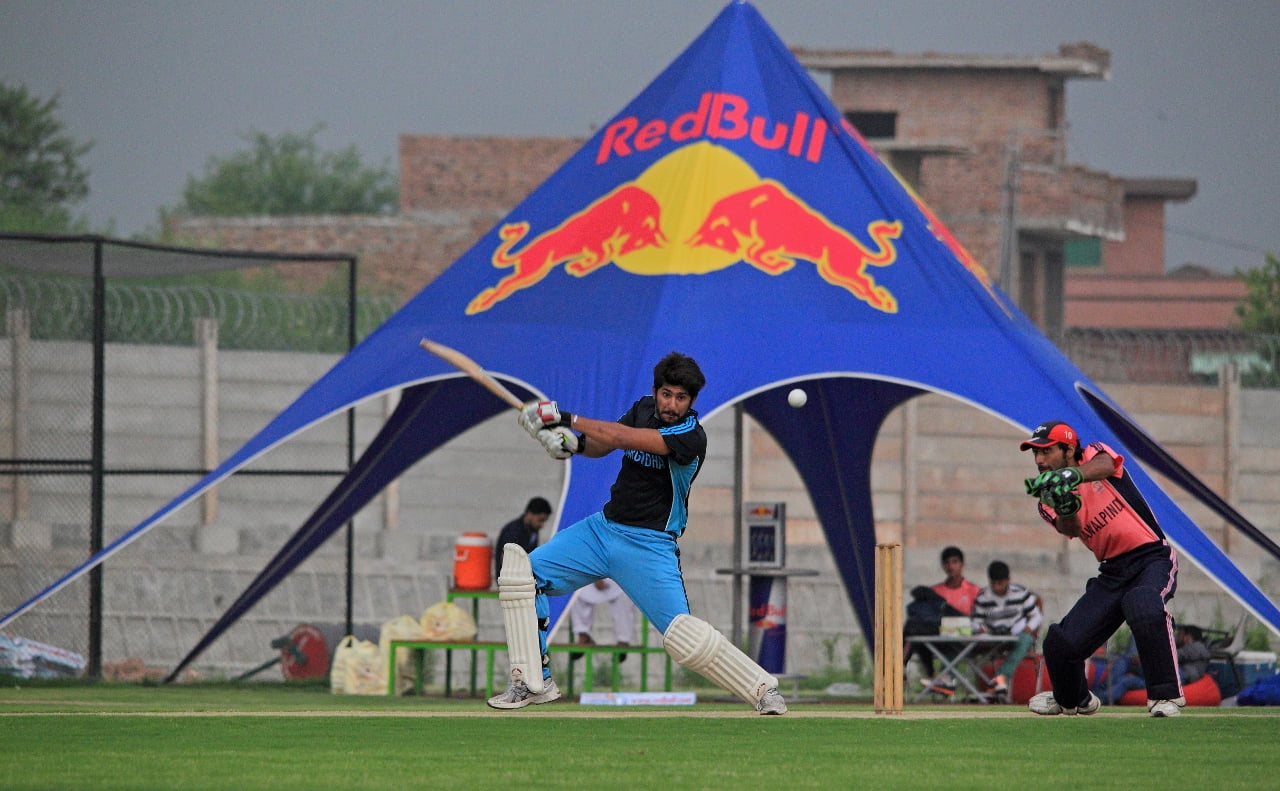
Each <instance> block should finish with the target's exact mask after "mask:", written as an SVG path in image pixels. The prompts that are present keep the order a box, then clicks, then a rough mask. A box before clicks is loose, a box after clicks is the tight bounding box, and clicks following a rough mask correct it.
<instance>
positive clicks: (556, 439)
mask: <svg viewBox="0 0 1280 791" xmlns="http://www.w3.org/2000/svg"><path fill="white" fill-rule="evenodd" d="M537 440H538V441H539V442H541V443H542V447H543V448H544V449H545V450H546V451H547V455H548V456H550V457H551V458H553V459H555V460H556V461H564V460H565V459H567V458H569V457H570V456H572V455H573V454H575V453H577V452H578V450H579V445H578V435H577V434H574V433H573V432H572V431H570V430H569V429H567V428H565V427H564V426H556V427H555V428H544V429H542V430H541V431H539V432H538V436H537Z"/></svg>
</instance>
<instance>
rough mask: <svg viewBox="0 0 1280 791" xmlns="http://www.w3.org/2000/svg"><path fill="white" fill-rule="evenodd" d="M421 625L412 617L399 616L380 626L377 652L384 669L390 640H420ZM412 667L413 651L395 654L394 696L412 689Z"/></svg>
mask: <svg viewBox="0 0 1280 791" xmlns="http://www.w3.org/2000/svg"><path fill="white" fill-rule="evenodd" d="M421 639H423V635H422V625H421V623H419V621H418V619H416V618H414V617H413V616H412V615H401V616H398V617H396V618H392V619H391V620H390V621H387V622H386V623H384V624H383V625H382V631H381V633H380V635H379V637H378V650H379V653H380V654H381V655H382V666H383V667H384V668H385V667H387V666H388V665H389V664H390V662H391V641H392V640H421ZM413 680H414V666H413V651H408V650H404V651H397V652H396V694H397V695H399V694H403V693H405V692H407V691H409V690H411V689H413Z"/></svg>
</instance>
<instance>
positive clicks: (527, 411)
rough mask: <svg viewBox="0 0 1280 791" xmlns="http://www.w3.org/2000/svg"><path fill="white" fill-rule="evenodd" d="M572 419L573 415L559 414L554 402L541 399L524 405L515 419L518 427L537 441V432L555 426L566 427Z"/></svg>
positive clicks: (558, 408)
mask: <svg viewBox="0 0 1280 791" xmlns="http://www.w3.org/2000/svg"><path fill="white" fill-rule="evenodd" d="M572 417H573V415H571V414H570V413H568V412H561V411H560V407H559V406H558V405H557V404H556V402H555V401H549V400H546V399H543V400H542V401H530V402H529V403H527V404H525V405H524V408H522V409H521V410H520V414H519V416H518V417H517V418H516V419H517V420H518V421H519V422H520V427H521V428H523V429H524V430H525V431H527V432H529V436H531V437H533V438H534V439H538V432H539V431H541V430H543V429H544V428H553V427H555V426H567V425H569V421H570V420H571V419H572Z"/></svg>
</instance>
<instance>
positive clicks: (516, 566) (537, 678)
mask: <svg viewBox="0 0 1280 791" xmlns="http://www.w3.org/2000/svg"><path fill="white" fill-rule="evenodd" d="M502 553H503V554H502V574H501V576H499V577H498V601H499V602H500V603H501V604H502V622H503V624H504V625H505V626H506V628H507V657H508V659H509V660H510V662H511V680H512V681H513V682H514V681H523V682H524V683H525V686H527V687H529V691H530V692H533V693H534V694H537V693H539V692H541V691H542V688H543V683H542V648H541V645H540V643H539V640H538V614H537V611H536V610H535V608H534V603H533V602H534V597H535V596H537V582H535V581H534V579H533V566H532V565H530V563H529V554H528V553H527V552H525V551H524V548H523V547H521V546H520V545H519V544H507V545H506V546H505V547H503V548H502Z"/></svg>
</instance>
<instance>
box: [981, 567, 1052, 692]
mask: <svg viewBox="0 0 1280 791" xmlns="http://www.w3.org/2000/svg"><path fill="white" fill-rule="evenodd" d="M987 579H988V580H989V582H990V585H988V586H987V587H985V588H983V589H982V590H981V592H979V593H978V596H977V598H976V599H974V602H973V613H972V614H971V615H970V618H969V620H970V622H971V623H972V624H973V633H974V634H1008V635H1015V636H1016V637H1017V638H1018V642H1017V643H1015V644H1014V645H1013V647H1012V648H1011V649H1009V654H1008V656H1006V657H1005V659H1004V661H1003V662H1001V663H1000V667H998V668H997V669H996V674H995V678H994V682H995V683H994V684H993V685H992V691H993V692H995V694H997V695H1007V694H1008V692H1009V680H1010V679H1011V678H1013V674H1014V672H1015V671H1016V670H1017V669H1018V663H1020V662H1021V661H1022V658H1023V657H1024V656H1026V655H1027V652H1029V651H1030V650H1031V649H1032V647H1034V646H1035V644H1036V636H1037V635H1038V634H1039V632H1040V624H1041V622H1042V620H1043V616H1042V615H1041V613H1040V603H1039V600H1037V598H1036V595H1035V594H1034V593H1032V592H1031V591H1029V590H1027V589H1026V588H1025V587H1023V586H1022V585H1019V584H1017V583H1016V582H1012V581H1011V580H1010V578H1009V565H1008V564H1007V563H1004V562H1003V561H999V560H995V561H992V562H991V565H990V566H987Z"/></svg>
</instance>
